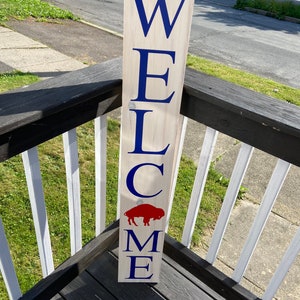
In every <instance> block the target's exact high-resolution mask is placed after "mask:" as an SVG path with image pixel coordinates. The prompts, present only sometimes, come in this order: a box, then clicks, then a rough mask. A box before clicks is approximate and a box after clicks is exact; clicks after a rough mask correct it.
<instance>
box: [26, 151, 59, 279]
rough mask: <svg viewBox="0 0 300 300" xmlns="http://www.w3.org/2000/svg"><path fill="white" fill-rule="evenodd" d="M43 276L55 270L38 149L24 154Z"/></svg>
mask: <svg viewBox="0 0 300 300" xmlns="http://www.w3.org/2000/svg"><path fill="white" fill-rule="evenodd" d="M22 159H23V164H24V169H25V175H26V181H27V187H28V192H29V198H30V203H31V210H32V216H33V221H34V227H35V233H36V237H37V242H38V248H39V254H40V260H41V265H42V271H43V276H44V277H46V276H47V275H48V274H50V273H51V272H52V271H53V270H54V265H53V258H52V249H51V241H50V234H49V228H48V219H47V214H46V206H45V199H44V192H43V187H42V178H41V172H40V163H39V159H38V153H37V148H36V147H34V148H31V149H29V150H28V151H25V152H23V153H22Z"/></svg>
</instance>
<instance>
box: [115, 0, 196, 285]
mask: <svg viewBox="0 0 300 300" xmlns="http://www.w3.org/2000/svg"><path fill="white" fill-rule="evenodd" d="M192 8H193V0H125V1H124V41H123V47H124V50H123V105H122V134H121V177H120V178H121V183H120V239H119V241H120V244H119V282H158V279H159V272H160V265H161V258H162V251H163V240H164V229H165V226H166V216H167V214H168V205H169V200H170V199H169V198H170V196H169V195H170V187H171V183H172V174H173V172H174V165H175V164H174V154H175V153H176V141H177V140H178V134H179V129H178V128H179V127H180V126H179V120H180V116H179V110H180V103H181V96H182V87H183V80H184V71H185V64H186V55H187V49H188V40H189V34H190V26H191V18H192Z"/></svg>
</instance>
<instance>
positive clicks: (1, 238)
mask: <svg viewBox="0 0 300 300" xmlns="http://www.w3.org/2000/svg"><path fill="white" fill-rule="evenodd" d="M0 270H1V274H2V277H3V279H4V282H5V285H6V288H7V292H8V296H9V298H10V299H12V300H16V299H19V298H20V297H21V296H22V293H21V290H20V286H19V283H18V278H17V275H16V272H15V269H14V266H13V262H12V259H11V256H10V253H9V247H8V243H7V239H6V236H5V232H4V228H3V224H2V220H1V218H0Z"/></svg>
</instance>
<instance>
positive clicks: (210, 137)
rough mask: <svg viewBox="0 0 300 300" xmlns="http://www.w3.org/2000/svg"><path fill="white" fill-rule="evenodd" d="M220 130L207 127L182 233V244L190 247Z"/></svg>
mask: <svg viewBox="0 0 300 300" xmlns="http://www.w3.org/2000/svg"><path fill="white" fill-rule="evenodd" d="M217 136H218V131H216V130H214V129H212V128H210V127H207V129H206V133H205V137H204V142H203V146H202V150H201V153H200V158H199V163H198V169H197V173H196V177H195V181H194V186H193V190H192V195H191V200H190V204H189V208H188V212H187V216H186V219H185V224H184V229H183V234H182V240H181V242H182V244H183V245H185V246H187V247H189V246H190V244H191V240H192V235H193V232H194V228H195V224H196V219H197V215H198V211H199V207H200V204H201V199H202V195H203V191H204V187H205V182H206V178H207V174H208V171H209V167H210V163H211V159H212V155H213V151H214V147H215V144H216V141H217Z"/></svg>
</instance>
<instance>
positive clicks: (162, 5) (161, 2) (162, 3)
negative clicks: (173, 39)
mask: <svg viewBox="0 0 300 300" xmlns="http://www.w3.org/2000/svg"><path fill="white" fill-rule="evenodd" d="M184 1H185V0H181V2H180V4H179V6H178V9H177V11H176V14H175V16H174V19H173V21H172V22H171V21H170V18H169V14H168V8H167V5H166V0H157V2H156V5H155V7H154V10H153V12H152V15H151V17H150V20H149V21H148V20H147V16H146V12H145V7H144V4H143V0H135V4H136V7H137V10H138V13H139V17H140V20H141V24H142V27H143V31H144V36H145V37H146V36H147V35H148V32H149V29H150V27H151V25H152V22H153V20H154V17H155V14H156V12H157V10H158V8H159V9H160V12H161V16H162V20H163V24H164V27H165V33H166V37H167V38H169V36H170V34H171V32H172V30H173V27H174V25H175V23H176V21H177V18H178V16H179V13H180V11H181V9H182V6H183V4H184Z"/></svg>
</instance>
